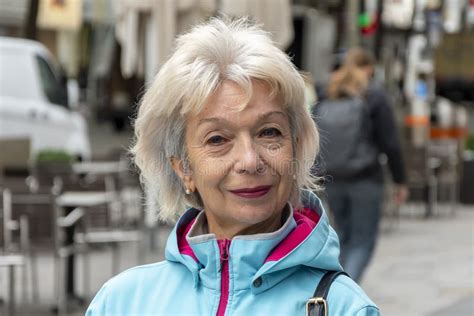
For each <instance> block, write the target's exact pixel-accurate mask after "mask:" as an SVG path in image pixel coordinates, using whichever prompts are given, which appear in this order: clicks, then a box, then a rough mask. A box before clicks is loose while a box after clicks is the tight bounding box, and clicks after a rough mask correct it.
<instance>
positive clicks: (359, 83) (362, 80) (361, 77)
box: [328, 47, 375, 99]
mask: <svg viewBox="0 0 474 316" xmlns="http://www.w3.org/2000/svg"><path fill="white" fill-rule="evenodd" d="M374 65H375V58H374V57H373V56H372V54H371V53H370V52H368V51H367V50H365V49H363V48H360V47H355V48H351V49H350V50H349V51H348V52H347V54H346V56H345V58H344V62H343V64H342V66H341V68H339V69H338V70H337V71H335V72H334V73H332V74H331V77H330V79H329V85H328V97H329V98H330V99H339V98H344V97H361V96H362V95H364V94H365V92H366V90H367V86H368V84H369V78H368V77H367V75H366V73H365V72H364V70H363V68H365V67H369V66H370V67H373V66H374Z"/></svg>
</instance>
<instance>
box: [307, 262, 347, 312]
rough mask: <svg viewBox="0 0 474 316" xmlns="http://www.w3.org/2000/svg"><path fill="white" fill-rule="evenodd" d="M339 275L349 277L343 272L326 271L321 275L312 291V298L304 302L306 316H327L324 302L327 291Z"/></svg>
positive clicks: (326, 306) (326, 307)
mask: <svg viewBox="0 0 474 316" xmlns="http://www.w3.org/2000/svg"><path fill="white" fill-rule="evenodd" d="M340 275H346V276H349V275H348V274H347V273H345V272H344V271H328V272H326V273H325V274H324V275H323V277H322V278H321V281H319V284H318V286H317V287H316V290H315V291H314V294H313V297H312V298H310V299H309V300H308V301H307V302H306V316H327V315H329V314H328V305H327V302H326V300H327V298H328V293H329V289H330V288H331V284H332V282H334V280H335V279H336V278H337V277H338V276H340Z"/></svg>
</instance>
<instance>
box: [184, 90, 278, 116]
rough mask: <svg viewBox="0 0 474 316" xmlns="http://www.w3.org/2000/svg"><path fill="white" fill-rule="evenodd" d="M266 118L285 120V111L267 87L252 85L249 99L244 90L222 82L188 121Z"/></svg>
mask: <svg viewBox="0 0 474 316" xmlns="http://www.w3.org/2000/svg"><path fill="white" fill-rule="evenodd" d="M269 117H280V118H286V117H287V111H286V109H285V107H283V105H282V102H281V101H280V99H279V98H278V97H275V96H274V95H273V94H272V91H271V90H270V88H269V87H268V85H264V84H259V83H254V84H253V85H252V94H251V96H250V99H249V98H248V96H247V94H246V93H245V91H244V89H243V88H241V87H240V86H238V85H237V84H235V83H232V82H224V83H223V84H222V85H221V87H220V88H219V89H218V90H217V91H216V92H215V93H214V94H213V95H212V96H211V97H210V98H209V99H208V100H207V102H206V103H205V105H204V107H203V108H202V110H201V111H200V112H199V113H196V114H195V115H193V116H192V118H191V120H192V121H194V122H195V123H197V124H198V125H199V124H201V123H204V122H219V121H232V120H235V119H242V118H246V119H252V120H261V119H265V118H269Z"/></svg>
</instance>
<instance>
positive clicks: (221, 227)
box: [205, 206, 289, 240]
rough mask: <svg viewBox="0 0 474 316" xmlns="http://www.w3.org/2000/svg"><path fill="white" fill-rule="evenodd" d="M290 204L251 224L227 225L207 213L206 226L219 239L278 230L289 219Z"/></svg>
mask: <svg viewBox="0 0 474 316" xmlns="http://www.w3.org/2000/svg"><path fill="white" fill-rule="evenodd" d="M287 208H288V206H285V208H284V209H283V211H282V212H280V213H277V214H275V216H273V217H270V218H268V219H267V220H265V221H262V222H260V223H257V224H254V225H249V226H237V225H225V223H221V222H219V221H218V220H217V219H214V218H213V217H212V216H211V217H209V214H207V213H205V214H206V223H205V224H206V225H205V226H206V227H207V228H208V231H209V232H210V233H213V234H214V235H216V238H217V239H219V240H220V239H229V240H231V239H232V238H234V237H235V236H242V235H254V234H264V233H271V232H274V231H277V230H278V229H279V228H280V227H281V226H282V225H283V223H284V222H285V220H286V219H287V217H288V215H289V212H288V210H287Z"/></svg>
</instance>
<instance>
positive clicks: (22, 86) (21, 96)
mask: <svg viewBox="0 0 474 316" xmlns="http://www.w3.org/2000/svg"><path fill="white" fill-rule="evenodd" d="M62 78H63V77H62V76H61V75H60V71H59V68H58V67H57V65H56V64H55V62H54V60H53V58H52V55H51V54H50V53H49V52H48V50H47V49H46V48H45V47H44V46H43V45H42V44H40V43H38V42H35V41H31V40H25V39H18V38H9V37H0V139H10V138H29V139H30V143H31V156H32V157H34V156H35V155H36V154H37V153H38V152H39V151H41V150H60V151H65V152H67V153H69V154H71V155H73V156H74V157H76V158H79V159H82V160H89V159H90V157H91V148H90V142H89V136H88V132H87V123H86V121H85V119H84V117H83V116H82V115H81V114H80V113H78V112H77V111H74V109H73V108H74V104H77V102H78V100H77V99H78V93H77V89H76V91H74V90H71V91H70V92H69V98H68V88H67V86H68V85H67V82H66V80H63V79H62ZM72 92H75V93H72ZM73 97H76V100H73V99H74V98H73ZM1 154H2V153H0V155H1Z"/></svg>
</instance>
